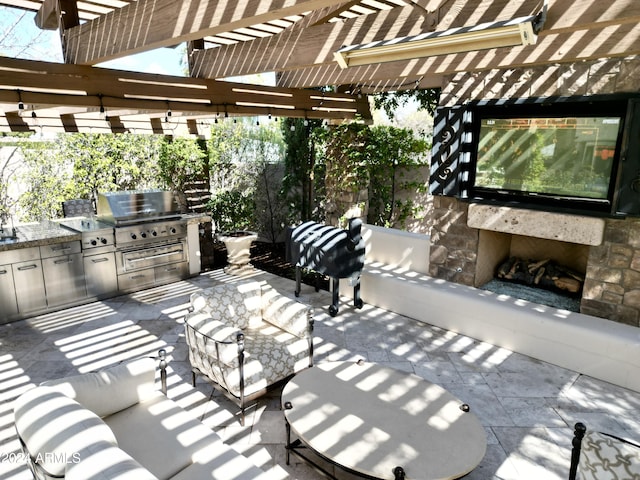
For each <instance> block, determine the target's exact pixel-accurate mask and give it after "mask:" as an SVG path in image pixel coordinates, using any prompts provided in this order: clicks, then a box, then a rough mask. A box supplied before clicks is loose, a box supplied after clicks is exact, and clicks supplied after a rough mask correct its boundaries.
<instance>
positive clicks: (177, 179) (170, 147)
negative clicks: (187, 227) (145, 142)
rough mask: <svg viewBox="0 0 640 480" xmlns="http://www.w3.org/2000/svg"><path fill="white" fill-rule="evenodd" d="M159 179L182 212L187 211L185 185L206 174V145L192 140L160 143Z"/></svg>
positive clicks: (183, 139) (166, 138) (163, 141)
mask: <svg viewBox="0 0 640 480" xmlns="http://www.w3.org/2000/svg"><path fill="white" fill-rule="evenodd" d="M158 168H159V174H160V179H161V180H162V181H163V182H164V184H165V186H166V187H168V188H170V189H171V190H172V191H173V192H174V194H175V195H176V198H177V200H178V205H179V207H180V210H181V211H182V212H186V211H187V210H188V203H187V197H186V193H185V192H186V188H185V187H186V185H187V183H188V182H190V181H192V180H193V179H194V178H198V177H201V176H202V175H204V174H205V173H206V172H207V169H208V158H207V152H206V143H204V142H199V141H198V140H196V139H194V138H186V137H180V138H169V137H164V138H162V140H161V141H160V150H159V154H158Z"/></svg>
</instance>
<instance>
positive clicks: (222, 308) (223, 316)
mask: <svg viewBox="0 0 640 480" xmlns="http://www.w3.org/2000/svg"><path fill="white" fill-rule="evenodd" d="M260 288H261V287H260V283H258V282H256V281H244V282H240V283H228V284H222V285H217V286H215V287H212V288H208V289H206V290H201V291H198V292H195V293H193V294H191V306H192V307H193V309H194V312H199V311H202V312H206V313H208V314H209V316H210V317H211V318H213V319H214V320H220V321H223V322H225V323H227V324H229V325H232V326H234V327H237V328H247V327H250V326H255V325H258V324H260V323H262V315H261V311H260V302H261V299H260Z"/></svg>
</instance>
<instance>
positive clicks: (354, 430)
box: [282, 362, 487, 480]
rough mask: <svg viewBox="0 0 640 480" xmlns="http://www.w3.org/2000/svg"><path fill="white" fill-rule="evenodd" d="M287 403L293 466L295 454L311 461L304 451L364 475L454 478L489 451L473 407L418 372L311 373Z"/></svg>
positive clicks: (339, 369)
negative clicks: (311, 451)
mask: <svg viewBox="0 0 640 480" xmlns="http://www.w3.org/2000/svg"><path fill="white" fill-rule="evenodd" d="M282 406H283V410H284V417H285V422H286V427H287V463H288V461H289V453H295V454H297V455H298V456H300V457H302V458H304V459H305V460H309V458H308V456H306V455H305V454H304V453H302V452H303V449H304V448H310V449H311V450H313V451H314V452H315V453H317V454H318V455H319V456H320V457H322V458H324V459H325V460H327V461H328V462H330V463H333V464H335V465H337V466H339V467H341V468H342V469H344V470H346V471H347V472H350V473H355V474H358V475H360V476H362V477H364V478H374V479H385V480H387V479H388V480H393V479H403V478H405V476H406V478H407V479H421V480H437V479H452V478H459V477H462V476H464V475H466V474H467V473H469V472H470V471H472V470H473V469H474V468H475V467H476V466H477V465H478V464H479V463H480V461H481V460H482V458H483V457H484V454H485V451H486V447H487V441H486V433H485V431H484V428H483V427H482V425H481V424H480V422H479V421H478V419H477V417H476V416H475V415H474V414H473V413H471V412H470V411H469V410H470V409H469V406H468V405H466V404H463V403H462V402H461V401H460V400H458V399H457V398H456V397H454V396H453V395H451V394H450V393H449V392H447V391H446V390H445V389H444V388H442V387H440V386H438V385H434V384H432V383H429V382H427V381H426V380H424V379H423V378H421V377H419V376H417V375H414V374H409V373H406V372H402V371H399V370H396V369H393V368H388V367H383V366H380V365H378V364H375V363H368V362H330V363H321V364H318V365H316V366H314V367H312V368H310V369H308V370H305V371H303V372H301V373H299V374H297V375H296V376H295V377H293V378H292V379H291V380H290V381H289V382H288V383H287V385H285V387H284V389H283V392H282ZM292 434H293V435H294V436H295V437H297V439H296V440H294V441H292V440H291V439H292ZM316 466H317V465H316ZM325 473H328V474H329V476H331V474H330V473H329V472H326V471H325Z"/></svg>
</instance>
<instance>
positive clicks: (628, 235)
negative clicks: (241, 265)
mask: <svg viewBox="0 0 640 480" xmlns="http://www.w3.org/2000/svg"><path fill="white" fill-rule="evenodd" d="M639 85H640V56H631V57H626V58H620V59H605V60H594V61H589V62H581V63H577V64H569V65H567V64H562V65H553V66H540V67H532V68H527V69H509V70H491V71H485V72H473V73H461V74H457V75H455V76H452V77H450V78H447V79H445V82H444V83H443V89H442V95H441V98H440V104H441V105H443V106H451V105H456V104H461V103H465V102H467V101H470V100H476V99H499V98H517V97H544V96H558V95H594V94H605V93H620V92H638V91H640V88H639ZM431 201H432V204H433V205H432V211H433V216H432V225H431V253H430V266H429V273H430V275H431V276H433V277H434V278H440V279H444V280H448V281H451V282H455V283H459V284H462V285H469V286H473V284H474V276H475V271H476V259H477V251H478V242H479V230H477V229H474V228H471V227H468V226H467V210H468V203H466V202H463V201H460V200H458V199H456V198H450V197H441V196H435V197H432V198H431ZM581 312H582V313H586V314H589V315H593V316H597V317H602V318H608V319H610V320H614V321H617V322H621V323H626V324H630V325H634V326H640V220H637V219H622V220H616V219H609V220H607V222H606V227H605V239H604V242H603V244H602V245H600V246H597V247H591V250H590V255H589V262H588V265H587V275H586V281H585V287H584V292H583V299H582V303H581Z"/></svg>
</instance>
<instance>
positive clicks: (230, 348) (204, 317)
mask: <svg viewBox="0 0 640 480" xmlns="http://www.w3.org/2000/svg"><path fill="white" fill-rule="evenodd" d="M186 324H187V325H188V326H189V327H191V328H185V335H186V337H187V338H186V340H187V345H190V346H192V347H194V348H195V349H196V350H197V351H198V352H200V353H201V354H202V355H205V356H211V357H216V355H217V356H218V358H219V360H220V361H221V362H222V363H224V364H226V365H237V364H238V343H237V338H238V333H239V332H240V330H238V328H237V327H235V326H232V325H228V324H225V323H223V322H221V321H220V320H214V319H212V318H211V317H209V316H208V314H206V313H195V314H193V315H190V316H188V317H187V319H186ZM204 335H206V337H205V336H204ZM207 337H210V338H207ZM212 339H213V340H212ZM214 340H217V341H218V342H225V343H218V344H217V345H216V342H215V341H214Z"/></svg>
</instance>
